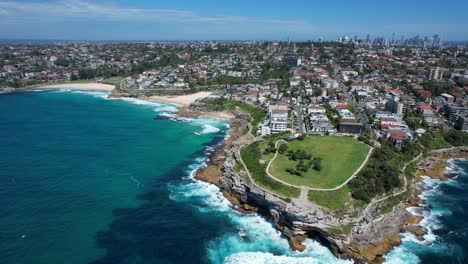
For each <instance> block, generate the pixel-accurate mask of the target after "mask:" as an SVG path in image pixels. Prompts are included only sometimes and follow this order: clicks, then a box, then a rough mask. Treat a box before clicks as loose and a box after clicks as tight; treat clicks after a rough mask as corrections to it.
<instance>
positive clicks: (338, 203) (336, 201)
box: [309, 186, 351, 211]
mask: <svg viewBox="0 0 468 264" xmlns="http://www.w3.org/2000/svg"><path fill="white" fill-rule="evenodd" d="M309 200H311V201H312V202H315V203H316V204H318V205H321V206H324V207H327V208H330V209H332V210H335V211H336V210H339V209H342V208H343V207H344V204H345V203H346V202H348V201H350V200H351V194H350V190H349V188H348V187H347V186H344V187H343V188H341V189H338V190H336V191H331V192H319V191H316V192H315V191H309Z"/></svg>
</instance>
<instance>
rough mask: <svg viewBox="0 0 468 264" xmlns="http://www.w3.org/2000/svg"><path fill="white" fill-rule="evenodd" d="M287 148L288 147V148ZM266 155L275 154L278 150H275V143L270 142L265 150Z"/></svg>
mask: <svg viewBox="0 0 468 264" xmlns="http://www.w3.org/2000/svg"><path fill="white" fill-rule="evenodd" d="M286 147H287V146H286ZM265 152H266V153H275V152H276V148H275V143H273V141H271V140H270V141H268V146H267V147H266V148H265Z"/></svg>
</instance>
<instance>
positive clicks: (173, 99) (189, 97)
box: [146, 91, 213, 107]
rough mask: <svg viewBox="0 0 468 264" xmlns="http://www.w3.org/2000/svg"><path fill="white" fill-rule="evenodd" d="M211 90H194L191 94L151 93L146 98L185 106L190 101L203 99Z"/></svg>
mask: <svg viewBox="0 0 468 264" xmlns="http://www.w3.org/2000/svg"><path fill="white" fill-rule="evenodd" d="M212 94H213V93H212V92H203V91H201V92H196V93H193V94H185V95H174V96H169V95H151V96H148V97H146V98H148V99H151V100H156V101H161V102H166V103H173V104H178V105H181V106H186V107H188V106H189V105H191V104H192V103H194V102H195V101H197V100H200V99H204V98H206V97H208V96H210V95H212Z"/></svg>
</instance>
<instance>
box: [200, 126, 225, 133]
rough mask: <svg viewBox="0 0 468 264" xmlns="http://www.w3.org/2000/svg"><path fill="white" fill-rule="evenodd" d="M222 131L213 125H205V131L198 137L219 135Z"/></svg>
mask: <svg viewBox="0 0 468 264" xmlns="http://www.w3.org/2000/svg"><path fill="white" fill-rule="evenodd" d="M219 131H221V130H220V129H219V128H217V127H215V126H212V125H203V130H202V131H201V132H198V133H197V135H205V134H210V133H218V132H219Z"/></svg>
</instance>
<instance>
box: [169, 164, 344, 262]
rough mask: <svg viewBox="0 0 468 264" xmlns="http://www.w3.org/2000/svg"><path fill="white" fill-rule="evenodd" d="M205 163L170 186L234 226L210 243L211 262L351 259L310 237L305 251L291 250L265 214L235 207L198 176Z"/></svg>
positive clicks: (180, 197) (176, 197)
mask: <svg viewBox="0 0 468 264" xmlns="http://www.w3.org/2000/svg"><path fill="white" fill-rule="evenodd" d="M203 166H206V164H205V158H202V157H200V158H198V159H196V160H195V162H194V163H193V164H192V165H190V166H188V168H187V169H188V171H187V177H186V178H185V182H184V183H182V184H179V185H170V186H169V190H170V191H171V194H170V198H171V199H172V200H174V201H177V202H183V203H189V204H192V206H194V207H195V208H197V209H198V211H199V212H200V213H203V214H216V215H218V216H219V215H222V216H224V217H225V218H226V219H227V220H228V221H230V222H231V224H232V225H233V226H234V227H235V229H234V230H233V231H232V232H228V233H226V234H224V235H223V236H221V237H217V238H215V239H213V240H212V241H210V242H209V243H208V245H207V255H208V258H209V260H210V262H211V263H223V262H225V263H288V264H294V263H330V264H331V263H352V262H351V261H346V260H339V259H337V258H336V257H335V256H334V255H333V254H332V253H331V251H330V250H329V249H327V248H326V247H324V246H322V245H320V243H318V242H316V241H313V240H310V239H308V240H306V241H305V243H306V246H307V249H306V250H305V251H304V252H294V251H292V250H291V249H290V246H289V244H288V241H287V240H286V239H285V238H284V237H282V235H281V233H280V232H279V231H277V230H276V229H275V228H274V227H273V225H272V224H271V223H270V222H268V221H267V220H266V219H265V218H263V217H260V216H259V215H256V214H253V215H244V214H241V213H239V212H237V211H235V210H234V209H232V208H231V206H232V204H231V203H230V202H229V201H228V200H227V199H226V198H225V197H224V196H223V195H222V193H221V192H220V189H219V188H218V187H216V186H215V185H212V184H209V183H205V182H201V181H197V180H195V179H194V175H195V173H196V171H197V169H199V168H201V167H203ZM278 255H280V256H278Z"/></svg>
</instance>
